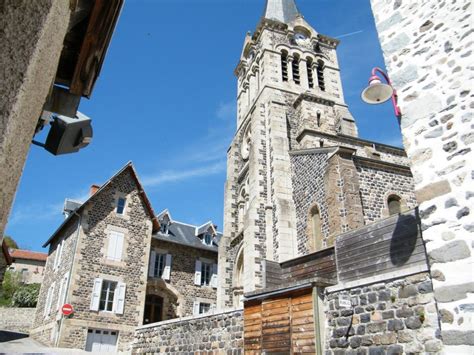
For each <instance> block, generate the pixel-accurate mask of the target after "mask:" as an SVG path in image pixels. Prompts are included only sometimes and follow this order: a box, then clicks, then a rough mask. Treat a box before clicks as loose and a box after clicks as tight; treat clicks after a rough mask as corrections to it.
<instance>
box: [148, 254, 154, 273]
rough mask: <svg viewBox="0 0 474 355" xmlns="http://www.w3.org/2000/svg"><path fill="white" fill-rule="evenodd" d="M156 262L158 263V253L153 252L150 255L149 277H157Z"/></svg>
mask: <svg viewBox="0 0 474 355" xmlns="http://www.w3.org/2000/svg"><path fill="white" fill-rule="evenodd" d="M155 262H156V252H155V251H154V250H152V251H151V253H150V265H148V276H149V277H155Z"/></svg>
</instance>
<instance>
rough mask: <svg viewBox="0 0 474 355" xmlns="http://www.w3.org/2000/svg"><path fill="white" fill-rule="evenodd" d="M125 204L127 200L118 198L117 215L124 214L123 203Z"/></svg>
mask: <svg viewBox="0 0 474 355" xmlns="http://www.w3.org/2000/svg"><path fill="white" fill-rule="evenodd" d="M126 202H127V199H126V198H124V197H119V198H118V200H117V210H116V212H117V214H124V212H125V203H126Z"/></svg>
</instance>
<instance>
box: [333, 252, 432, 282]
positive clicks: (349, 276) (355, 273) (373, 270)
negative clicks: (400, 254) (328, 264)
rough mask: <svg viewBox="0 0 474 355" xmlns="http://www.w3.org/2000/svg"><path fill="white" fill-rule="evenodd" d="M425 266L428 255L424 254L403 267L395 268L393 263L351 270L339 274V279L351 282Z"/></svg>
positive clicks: (415, 257) (413, 258) (416, 256)
mask: <svg viewBox="0 0 474 355" xmlns="http://www.w3.org/2000/svg"><path fill="white" fill-rule="evenodd" d="M424 264H426V255H425V254H424V253H423V254H418V255H415V256H413V257H412V258H411V259H410V261H409V262H408V263H406V264H404V265H403V266H401V267H397V268H394V267H393V265H392V263H383V264H379V265H372V266H368V267H365V268H362V269H357V270H349V271H347V272H344V273H341V274H339V278H340V280H341V281H349V280H354V279H357V278H362V277H368V276H372V275H376V274H380V273H382V272H388V271H392V270H402V269H404V268H407V267H409V266H414V265H424Z"/></svg>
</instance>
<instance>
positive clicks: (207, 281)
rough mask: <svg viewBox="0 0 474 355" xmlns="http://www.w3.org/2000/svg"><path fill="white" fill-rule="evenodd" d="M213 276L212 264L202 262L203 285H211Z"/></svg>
mask: <svg viewBox="0 0 474 355" xmlns="http://www.w3.org/2000/svg"><path fill="white" fill-rule="evenodd" d="M211 278H212V264H210V263H202V264H201V286H210V285H211Z"/></svg>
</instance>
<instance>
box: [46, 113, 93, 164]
mask: <svg viewBox="0 0 474 355" xmlns="http://www.w3.org/2000/svg"><path fill="white" fill-rule="evenodd" d="M91 140H92V126H91V119H90V118H89V117H87V116H86V115H84V114H82V113H80V112H79V111H78V112H77V113H76V116H75V117H68V116H56V117H55V118H54V119H53V121H52V122H51V129H50V130H49V134H48V137H47V138H46V143H45V144H44V148H45V149H46V150H47V151H48V152H50V153H51V154H54V155H60V154H69V153H75V152H78V151H79V150H80V149H82V148H84V147H86V146H87V145H89V143H90V142H91Z"/></svg>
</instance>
